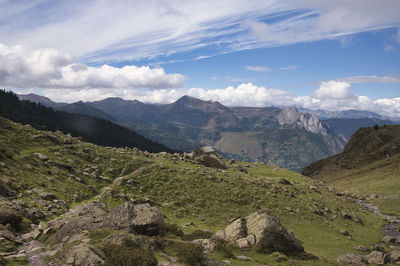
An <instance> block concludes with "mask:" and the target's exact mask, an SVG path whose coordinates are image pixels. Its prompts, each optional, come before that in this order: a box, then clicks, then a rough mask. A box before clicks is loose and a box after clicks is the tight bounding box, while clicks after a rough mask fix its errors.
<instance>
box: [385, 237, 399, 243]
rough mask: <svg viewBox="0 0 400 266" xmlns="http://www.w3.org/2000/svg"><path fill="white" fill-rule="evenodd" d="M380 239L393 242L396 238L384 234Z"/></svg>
mask: <svg viewBox="0 0 400 266" xmlns="http://www.w3.org/2000/svg"><path fill="white" fill-rule="evenodd" d="M382 241H383V242H385V243H395V242H396V238H395V237H392V236H384V237H383V238H382Z"/></svg>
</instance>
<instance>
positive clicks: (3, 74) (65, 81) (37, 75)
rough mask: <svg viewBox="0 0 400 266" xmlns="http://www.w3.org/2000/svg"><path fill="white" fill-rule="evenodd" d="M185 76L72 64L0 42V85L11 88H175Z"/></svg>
mask: <svg viewBox="0 0 400 266" xmlns="http://www.w3.org/2000/svg"><path fill="white" fill-rule="evenodd" d="M184 79H185V77H184V76H183V75H181V74H167V73H165V71H164V69H162V68H153V69H152V68H150V67H147V66H142V67H137V66H124V67H122V68H117V67H112V66H109V65H103V66H101V67H92V66H87V65H85V64H77V63H74V61H73V58H72V56H71V55H69V54H65V53H60V52H59V51H57V50H54V49H39V50H33V51H28V50H25V49H24V48H23V47H22V46H6V45H4V44H0V86H5V87H12V88H131V89H132V88H151V89H161V88H179V87H183V83H184Z"/></svg>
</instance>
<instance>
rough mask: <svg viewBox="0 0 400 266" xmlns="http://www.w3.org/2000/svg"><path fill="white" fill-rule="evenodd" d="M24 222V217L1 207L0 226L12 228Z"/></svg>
mask: <svg viewBox="0 0 400 266" xmlns="http://www.w3.org/2000/svg"><path fill="white" fill-rule="evenodd" d="M21 221H22V217H21V216H19V215H18V214H16V213H15V212H13V211H11V210H8V209H4V208H2V207H0V224H2V225H6V224H11V225H12V226H15V225H17V224H18V223H19V222H21Z"/></svg>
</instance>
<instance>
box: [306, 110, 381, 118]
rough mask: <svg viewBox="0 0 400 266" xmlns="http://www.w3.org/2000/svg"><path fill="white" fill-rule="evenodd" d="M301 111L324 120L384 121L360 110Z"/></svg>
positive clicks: (376, 115) (375, 114)
mask: <svg viewBox="0 0 400 266" xmlns="http://www.w3.org/2000/svg"><path fill="white" fill-rule="evenodd" d="M300 110H302V111H305V112H308V113H313V114H315V115H317V116H318V117H319V119H322V120H325V119H329V118H344V119H360V118H374V119H385V117H383V116H381V115H379V114H377V113H374V112H370V111H361V110H346V111H328V110H321V109H318V110H310V109H305V108H302V109H300Z"/></svg>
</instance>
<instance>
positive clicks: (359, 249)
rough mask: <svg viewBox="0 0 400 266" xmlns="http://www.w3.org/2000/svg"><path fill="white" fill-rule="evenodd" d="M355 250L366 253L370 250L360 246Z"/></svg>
mask: <svg viewBox="0 0 400 266" xmlns="http://www.w3.org/2000/svg"><path fill="white" fill-rule="evenodd" d="M354 249H355V250H358V251H361V252H368V251H370V249H369V248H368V247H367V246H364V245H360V246H357V247H355V248H354Z"/></svg>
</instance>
